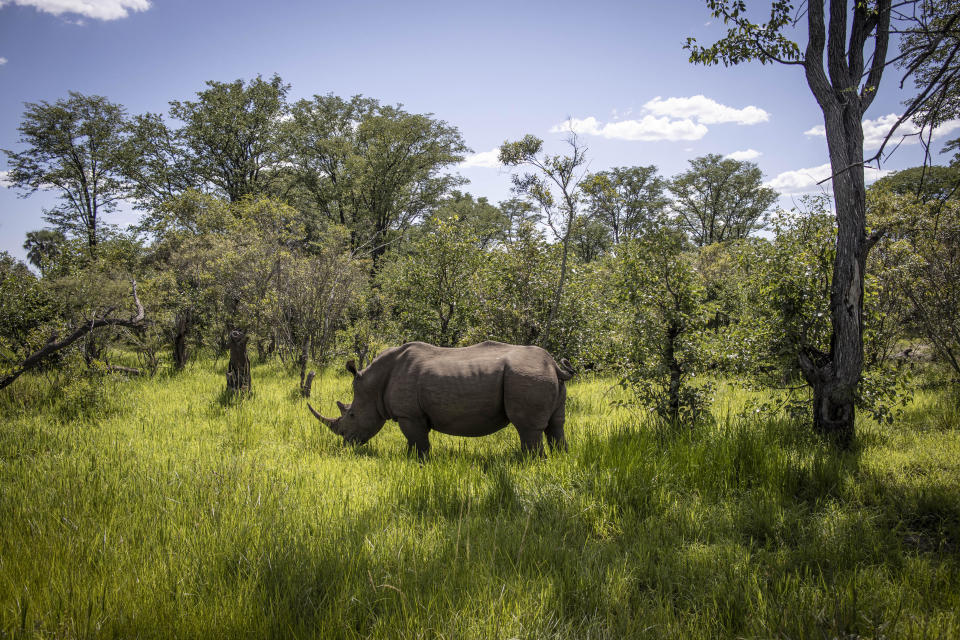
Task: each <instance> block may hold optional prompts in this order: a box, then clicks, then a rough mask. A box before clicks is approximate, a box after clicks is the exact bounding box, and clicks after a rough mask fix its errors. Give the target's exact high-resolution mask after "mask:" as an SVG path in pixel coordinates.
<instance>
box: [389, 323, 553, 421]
mask: <svg viewBox="0 0 960 640" xmlns="http://www.w3.org/2000/svg"><path fill="white" fill-rule="evenodd" d="M401 349H402V351H401V352H400V353H399V354H398V356H397V358H396V360H395V366H394V367H393V371H392V372H391V376H390V382H389V384H388V385H387V386H386V389H385V398H384V401H385V405H386V406H387V407H388V410H389V412H390V413H391V414H392V416H391V417H394V418H395V419H403V418H411V419H425V420H426V421H427V422H428V423H429V425H430V427H431V428H432V429H435V430H437V431H440V432H441V433H449V434H451V435H462V436H481V435H487V434H489V433H493V432H494V431H497V430H499V429H502V428H503V427H504V426H506V425H507V423H508V422H514V423H515V424H516V423H517V422H518V420H517V417H518V416H519V417H520V419H521V420H524V421H525V420H526V418H527V417H528V415H527V414H531V413H536V414H538V415H537V416H534V417H533V418H532V419H540V417H539V414H545V415H546V416H549V414H550V412H552V410H553V407H554V406H555V405H556V402H557V398H558V397H559V382H558V379H557V374H556V365H555V364H554V361H553V359H552V358H551V357H550V355H549V354H548V353H547V352H546V351H544V350H543V349H540V348H539V347H525V346H516V345H508V344H503V343H499V342H483V343H480V344H478V345H474V346H471V347H461V348H443V347H434V346H432V345H428V344H425V343H410V344H408V345H404V346H403V347H401ZM521 414H522V415H521ZM511 418H513V419H511ZM545 419H546V418H543V420H545Z"/></svg>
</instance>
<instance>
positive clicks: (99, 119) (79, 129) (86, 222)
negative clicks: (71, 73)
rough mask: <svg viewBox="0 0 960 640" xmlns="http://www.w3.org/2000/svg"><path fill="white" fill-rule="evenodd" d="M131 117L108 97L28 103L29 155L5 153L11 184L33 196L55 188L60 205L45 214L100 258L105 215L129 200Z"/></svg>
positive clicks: (23, 128)
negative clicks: (125, 170) (124, 175)
mask: <svg viewBox="0 0 960 640" xmlns="http://www.w3.org/2000/svg"><path fill="white" fill-rule="evenodd" d="M126 128H127V117H126V114H125V112H124V109H123V107H122V106H120V105H118V104H114V103H112V102H110V101H109V100H107V99H106V98H104V97H102V96H86V95H83V94H81V93H76V92H73V91H71V92H70V97H69V98H66V99H61V100H57V101H56V102H54V103H52V104H51V103H49V102H47V101H41V102H28V103H26V109H25V110H24V112H23V117H22V120H21V122H20V127H19V131H20V135H21V137H20V143H21V144H23V145H26V149H25V150H23V151H10V150H7V149H4V153H6V154H7V157H8V159H9V163H10V167H11V170H10V173H9V176H8V180H9V181H10V182H11V183H12V184H13V186H14V187H16V188H18V189H20V190H21V191H22V192H23V193H22V197H28V196H30V195H32V194H33V193H35V192H36V191H37V190H39V189H49V188H52V189H53V190H54V191H56V192H57V194H58V196H59V199H60V204H59V205H58V206H56V207H54V208H53V209H50V210H48V211H46V212H45V217H46V219H47V220H48V221H49V222H51V223H52V224H53V225H54V226H55V227H56V228H57V229H58V230H60V231H64V232H68V233H76V234H80V235H82V236H83V237H84V238H85V239H86V241H87V247H88V250H89V253H90V255H91V256H95V255H96V250H97V242H98V241H99V235H98V232H99V230H100V229H99V225H100V222H101V221H100V216H101V214H103V213H110V212H111V211H114V210H115V209H116V207H117V203H118V201H119V200H120V199H121V198H123V196H124V193H125V191H124V186H123V181H122V179H121V168H122V167H123V166H124V165H125V164H126V158H125V155H124V151H125V145H124V137H125V131H126Z"/></svg>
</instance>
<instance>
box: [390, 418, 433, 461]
mask: <svg viewBox="0 0 960 640" xmlns="http://www.w3.org/2000/svg"><path fill="white" fill-rule="evenodd" d="M398 423H399V424H400V432H401V433H402V434H403V435H404V437H405V438H406V439H407V455H410V453H411V451H412V450H413V449H414V448H416V450H417V458H418V459H419V460H420V461H421V462H423V461H424V460H426V459H427V456H428V455H430V428H429V427H428V426H427V424H426V423H425V422H419V421H417V420H399V421H398Z"/></svg>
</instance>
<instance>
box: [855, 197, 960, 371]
mask: <svg viewBox="0 0 960 640" xmlns="http://www.w3.org/2000/svg"><path fill="white" fill-rule="evenodd" d="M883 186H884V185H880V186H879V187H877V186H876V185H874V186H873V187H871V189H870V191H869V193H868V203H869V205H870V213H871V215H872V216H873V217H875V218H877V219H878V221H881V222H882V223H884V224H886V226H887V227H888V228H889V229H890V230H891V233H889V234H888V236H889V237H888V238H887V239H886V240H885V241H884V242H883V243H881V244H880V245H879V247H878V248H879V249H881V251H880V254H881V256H885V257H886V258H887V259H886V260H885V261H884V262H885V265H884V267H885V268H884V270H883V272H882V275H881V277H882V278H883V280H884V281H886V282H889V283H890V284H891V285H892V286H893V287H895V289H894V293H895V295H896V296H897V298H899V299H905V300H908V301H909V306H910V310H911V311H912V313H911V315H910V319H911V323H910V324H911V325H912V329H913V330H914V331H915V332H916V333H917V334H919V335H922V336H924V337H925V338H926V339H927V340H928V341H929V343H930V344H931V345H932V346H933V349H934V351H935V352H936V354H937V355H938V356H939V358H940V359H941V360H942V361H944V362H946V363H947V364H948V366H950V368H951V369H952V370H953V372H954V374H955V375H957V376H958V380H960V200H957V199H954V198H950V199H947V200H943V201H941V200H938V199H936V198H930V199H928V200H926V201H923V200H921V199H919V198H917V197H916V196H915V195H913V194H908V195H896V194H893V193H891V192H887V191H884V189H883ZM871 257H872V256H871Z"/></svg>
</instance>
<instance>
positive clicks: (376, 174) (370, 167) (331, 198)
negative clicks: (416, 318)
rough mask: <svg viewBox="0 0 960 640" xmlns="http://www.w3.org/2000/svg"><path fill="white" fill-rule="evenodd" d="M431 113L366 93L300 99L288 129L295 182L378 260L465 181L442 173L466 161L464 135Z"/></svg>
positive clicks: (326, 216) (357, 249)
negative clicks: (383, 101) (409, 109)
mask: <svg viewBox="0 0 960 640" xmlns="http://www.w3.org/2000/svg"><path fill="white" fill-rule="evenodd" d="M431 115H432V114H411V113H408V112H406V111H404V110H403V109H402V108H401V107H400V106H399V105H398V106H389V105H383V104H380V102H379V101H377V100H374V99H372V98H364V97H362V96H355V97H354V98H352V99H351V100H344V99H343V98H339V97H337V96H334V95H332V94H330V95H326V96H319V95H318V96H314V97H313V100H300V101H298V102H297V103H295V104H294V105H292V107H291V118H290V119H289V121H287V122H286V123H285V124H284V132H283V136H284V144H285V145H286V148H287V149H288V152H289V162H291V163H292V165H293V167H294V168H293V173H292V176H291V183H292V184H291V188H292V189H294V188H295V189H299V190H300V191H302V193H303V195H304V198H305V200H306V201H308V202H310V203H311V205H312V206H313V207H315V208H316V209H317V210H318V211H319V213H320V215H321V216H322V217H323V218H324V219H326V220H327V221H328V222H333V223H336V224H340V225H343V226H345V227H347V228H348V229H350V231H351V234H352V235H351V237H352V249H353V250H354V252H362V253H365V254H369V255H372V256H373V257H374V259H375V260H376V259H378V258H379V257H380V256H382V255H383V254H384V253H385V252H386V251H387V248H388V247H389V246H390V245H391V244H393V243H394V242H396V241H397V240H398V238H400V237H402V234H403V232H404V231H406V229H408V228H409V227H410V226H411V225H412V224H413V223H414V222H416V221H417V220H418V219H420V218H421V217H423V216H424V215H426V214H428V213H430V211H431V210H432V208H433V207H434V206H435V205H436V204H437V203H438V201H439V200H440V199H441V197H442V196H443V195H445V194H446V192H447V191H448V190H449V189H450V188H451V187H454V186H457V185H458V184H460V183H461V182H462V180H461V179H459V178H457V177H455V176H451V175H449V174H445V173H442V171H443V169H445V168H446V167H448V166H449V165H451V164H454V163H457V162H460V161H461V160H463V153H464V152H466V151H467V147H466V145H465V144H464V142H463V138H462V136H461V135H460V132H459V130H457V128H456V127H453V126H450V125H449V124H447V123H446V122H443V121H442V120H435V119H434V118H432V117H431Z"/></svg>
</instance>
